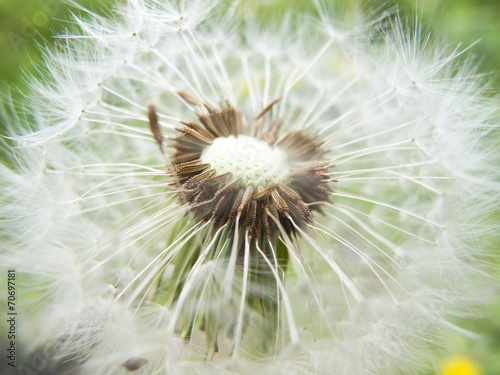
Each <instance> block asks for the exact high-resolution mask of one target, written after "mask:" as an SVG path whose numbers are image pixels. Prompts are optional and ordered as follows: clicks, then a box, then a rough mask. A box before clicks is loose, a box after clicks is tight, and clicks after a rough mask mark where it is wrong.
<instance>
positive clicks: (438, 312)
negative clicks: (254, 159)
mask: <svg viewBox="0 0 500 375" xmlns="http://www.w3.org/2000/svg"><path fill="white" fill-rule="evenodd" d="M243 5H244V4H243ZM243 5H242V4H240V3H238V2H229V4H228V2H225V1H224V2H219V1H216V0H203V1H201V0H199V1H173V0H165V1H154V0H151V1H146V0H129V1H128V3H127V4H126V5H125V6H123V7H122V8H120V10H119V11H118V13H117V14H116V15H115V16H114V17H111V18H103V17H101V16H99V15H96V14H93V13H91V12H88V13H89V14H87V15H86V16H84V17H83V18H79V17H75V19H74V23H75V28H74V29H72V30H71V31H69V32H68V34H67V35H64V36H61V37H60V39H59V43H58V44H57V46H56V47H54V48H50V49H49V50H48V52H47V53H46V56H45V63H46V71H45V75H44V77H43V78H42V79H41V80H39V81H33V82H32V89H33V91H32V93H31V96H30V102H29V110H30V112H29V113H30V117H28V118H24V117H21V115H20V114H19V115H14V114H12V115H11V116H10V118H9V123H10V131H11V134H9V135H8V136H9V137H10V140H9V142H12V148H11V149H9V154H10V156H9V159H6V162H5V165H1V166H0V178H1V180H0V184H1V186H0V189H1V196H2V198H1V204H2V205H1V214H0V216H1V218H2V225H1V229H0V230H1V232H0V233H1V234H0V235H1V237H2V245H3V248H4V250H3V252H2V255H1V257H2V259H1V263H2V264H3V265H6V267H8V268H15V269H16V270H17V272H18V273H19V274H20V275H23V276H22V278H21V277H20V279H21V280H22V283H23V285H22V286H21V287H22V288H23V289H22V290H23V291H22V292H20V293H23V294H24V296H25V297H24V301H23V304H22V306H21V307H20V308H22V309H23V316H24V318H23V322H24V323H23V324H25V326H24V327H25V328H23V330H22V332H20V334H21V335H22V340H23V342H24V343H25V346H26V347H27V349H30V350H35V349H37V348H40V347H50V348H55V349H54V353H55V354H54V355H52V356H49V357H50V361H49V362H50V363H52V364H51V365H52V366H55V368H56V370H54V372H55V373H57V371H60V370H57V369H59V367H57V366H60V363H61V362H58V361H62V362H64V360H67V361H69V362H70V365H74V366H76V367H77V368H79V369H80V370H81V371H82V373H93V374H120V373H123V371H124V363H127V361H130V360H132V362H128V363H137V364H140V365H141V366H140V368H139V369H138V370H135V371H137V373H144V374H163V373H168V374H177V373H186V374H192V373H213V374H221V373H249V374H252V373H254V374H255V373H262V374H278V373H282V374H287V375H290V374H295V373H297V374H302V373H305V374H308V373H318V374H322V373H325V374H327V373H328V374H337V375H341V374H345V375H355V374H397V373H404V374H412V373H415V372H417V371H418V370H419V369H420V368H422V367H423V366H426V365H427V364H428V360H429V357H428V353H429V350H428V347H429V346H431V345H432V344H436V343H437V344H438V343H439V340H440V333H441V331H442V330H444V329H450V327H451V328H453V329H457V330H460V328H459V327H455V326H454V324H455V323H456V322H457V319H459V318H461V317H464V316H467V315H468V314H470V313H473V312H474V310H475V308H476V307H477V306H478V303H481V302H483V301H484V299H485V298H486V296H485V294H484V292H483V291H482V290H481V289H480V288H479V286H480V285H481V283H480V281H481V280H482V278H483V277H484V276H483V273H485V272H486V270H485V267H483V266H482V265H481V248H482V239H483V238H485V237H487V236H488V235H489V234H490V233H491V231H492V230H493V229H494V228H493V227H492V225H491V224H490V223H489V222H488V216H489V215H490V214H491V212H492V210H493V209H494V203H495V202H497V201H498V180H497V181H496V182H495V177H498V171H497V170H495V169H494V167H493V166H492V160H493V156H492V151H493V150H494V148H493V147H494V145H495V139H494V134H491V133H492V131H493V130H495V128H496V126H495V125H494V124H492V123H491V121H492V120H491V118H492V113H493V112H494V110H495V109H496V108H497V107H496V103H494V102H493V101H491V100H489V99H487V97H486V95H485V92H484V88H483V82H482V81H483V80H482V78H481V77H479V76H477V75H475V73H474V71H473V70H472V68H471V67H470V64H469V63H468V62H467V61H466V62H461V57H460V52H459V51H458V50H456V51H452V52H449V51H448V50H447V48H444V47H443V46H442V45H432V43H430V42H429V41H428V40H427V39H425V38H422V37H421V35H420V33H419V31H418V30H417V31H415V30H410V31H406V30H404V27H402V25H401V24H400V22H399V20H398V19H397V18H391V17H388V18H387V19H381V20H363V15H362V14H355V17H353V16H352V15H350V14H347V15H343V14H342V13H339V12H336V11H334V9H333V8H330V7H326V6H322V5H318V10H317V13H318V15H315V16H314V17H309V16H307V17H306V16H297V15H293V14H292V13H291V12H290V13H288V12H286V13H285V14H284V15H275V16H274V18H273V19H272V22H268V23H265V22H263V21H262V20H260V19H259V15H256V14H253V13H252V12H244V11H242V6H243ZM348 16H351V17H350V18H347V17H348ZM343 17H346V18H343ZM347 19H349V22H346V21H345V20H347ZM354 19H355V20H356V23H355V24H352V22H354V21H353V20H354ZM348 23H351V26H345V25H346V24H348ZM180 92H185V93H188V94H189V95H190V96H192V97H193V98H194V99H195V100H196V101H199V102H203V103H206V104H207V105H210V106H213V107H218V106H219V103H221V102H224V101H225V100H227V101H228V102H229V103H231V104H232V105H235V106H238V107H239V108H240V109H241V110H242V112H243V114H244V117H245V118H246V121H247V122H250V121H252V116H254V115H255V114H258V113H260V112H261V111H262V110H263V109H264V108H265V107H266V106H267V105H268V104H269V103H270V102H271V101H272V100H274V99H277V98H281V100H280V101H279V102H278V103H277V104H275V106H274V107H273V108H272V110H271V111H270V112H269V113H268V114H267V115H266V116H267V118H268V119H269V120H270V121H271V120H273V121H281V122H282V125H281V126H282V129H281V130H282V131H283V132H284V131H287V130H302V131H304V132H305V133H307V134H311V135H318V136H319V137H318V140H323V141H325V145H324V148H325V149H327V150H329V151H328V153H327V154H326V155H325V157H326V158H327V163H328V164H329V166H330V168H329V171H330V175H331V180H332V182H331V186H332V188H333V190H334V192H333V194H332V199H331V203H328V204H325V205H324V208H323V209H324V214H323V215H321V214H317V213H315V214H314V219H315V222H314V223H312V224H310V225H309V226H308V227H307V228H299V227H298V226H297V227H296V230H297V233H298V234H299V236H298V238H297V239H296V240H295V239H294V240H292V239H290V238H287V237H286V236H283V237H282V238H281V242H280V244H284V245H285V246H286V248H287V250H288V254H289V265H288V269H287V271H286V277H285V279H284V282H281V281H280V277H281V276H280V275H281V273H282V272H284V271H283V270H282V269H281V268H280V267H278V261H277V259H273V258H272V257H268V256H267V255H265V254H264V253H263V251H262V250H261V249H260V248H258V249H257V250H258V252H259V254H260V255H259V256H262V259H263V262H265V264H266V265H267V266H268V267H269V268H270V269H271V270H272V275H273V276H274V277H275V278H276V290H275V291H274V293H275V294H276V295H277V296H278V301H277V303H278V304H279V314H278V318H279V320H280V322H279V324H278V326H277V329H278V334H277V341H279V342H278V343H277V345H276V347H279V348H281V350H276V351H275V353H274V354H273V356H271V357H267V358H264V359H263V358H262V357H259V355H258V354H259V353H253V352H251V350H250V349H248V346H247V347H246V348H245V346H244V345H243V342H244V341H245V340H247V339H248V340H250V342H251V340H253V339H255V338H252V332H251V331H252V325H254V326H255V327H257V326H260V325H262V322H261V320H259V319H257V318H256V317H254V316H253V315H252V313H251V312H250V313H249V316H250V317H249V318H248V319H249V320H250V323H249V324H250V327H249V328H248V329H246V331H245V330H243V329H242V325H243V322H244V319H246V318H245V317H244V315H245V314H246V311H245V306H244V305H245V298H243V297H242V296H244V295H245V293H243V294H235V295H234V296H231V295H229V296H228V298H227V301H231V303H229V302H228V304H227V305H221V306H218V309H219V311H220V314H221V319H220V322H221V323H220V324H221V326H223V325H224V324H227V325H228V326H230V325H231V324H232V325H233V328H234V327H235V336H234V337H233V338H227V339H226V338H225V337H219V353H215V354H213V353H212V354H213V357H212V358H211V359H210V358H209V359H208V360H207V361H205V358H206V357H207V354H206V349H205V343H204V342H198V341H196V340H195V339H193V340H192V341H191V342H189V343H185V342H183V340H181V338H180V336H179V332H178V330H179V327H178V326H177V320H176V319H177V317H178V316H179V315H180V314H183V313H184V312H185V310H189V311H190V312H191V313H193V314H195V316H196V311H199V309H200V306H201V305H202V304H207V303H209V301H210V299H209V296H210V293H212V290H211V287H210V285H222V287H223V288H224V287H225V288H226V293H227V294H231V289H227V285H225V284H226V283H228V282H230V283H231V285H233V284H234V285H235V289H240V290H243V291H245V290H246V289H247V288H248V287H249V283H248V282H247V281H248V277H249V276H248V275H249V273H251V272H249V269H248V264H247V263H245V262H246V261H247V260H248V254H249V246H248V243H246V242H245V241H248V237H245V239H244V241H243V242H242V243H244V244H245V245H244V246H243V248H242V250H241V254H244V255H245V256H244V259H245V262H243V263H242V269H240V270H236V268H237V267H235V263H236V254H237V252H238V251H239V250H240V249H236V248H234V249H226V248H227V247H228V246H229V245H228V244H229V243H230V241H229V236H233V235H234V236H236V234H230V233H229V232H228V231H227V228H225V227H223V228H221V229H219V231H217V232H215V231H213V232H211V236H213V237H209V238H203V236H204V235H205V234H206V233H207V230H206V228H205V227H206V226H207V224H203V225H202V226H195V222H194V221H192V220H191V221H186V219H185V217H184V214H185V212H186V207H185V206H180V205H178V204H177V203H176V202H177V201H176V197H175V193H176V188H175V186H171V185H169V183H170V182H172V181H171V180H170V179H169V178H168V176H167V165H168V163H169V162H168V160H167V159H165V158H164V157H163V156H162V154H161V153H160V152H159V150H158V147H157V146H156V145H155V142H154V139H153V137H152V135H151V132H150V130H149V127H148V115H147V114H148V111H147V108H148V105H149V104H154V105H155V107H156V110H157V113H158V117H159V122H160V125H161V126H162V130H163V132H164V133H165V134H166V135H167V136H172V135H174V128H175V127H178V126H180V124H179V121H194V120H195V115H194V112H193V111H195V110H200V109H199V108H198V107H197V106H196V105H195V104H193V102H194V101H190V100H187V99H186V96H185V95H181V94H179V93H180ZM168 152H170V151H169V150H168V149H167V153H168ZM183 218H184V219H183ZM183 220H184V221H183ZM186 223H189V225H185V224H186ZM236 225H240V224H239V223H237V224H236ZM228 233H229V234H228ZM222 236H228V240H227V242H224V237H222ZM200 237H201V239H200ZM221 238H222V240H221ZM195 241H204V242H203V247H202V251H201V252H200V254H199V258H198V261H197V262H196V264H195V265H193V267H192V268H191V269H190V271H189V272H186V275H185V281H184V283H183V288H184V289H183V290H182V291H181V292H180V296H179V301H180V302H179V304H177V305H176V307H175V308H174V309H168V308H166V307H165V306H163V305H162V304H156V303H154V301H153V300H154V298H153V294H154V287H155V285H156V284H157V283H158V282H159V280H160V279H161V277H162V275H165V274H168V273H169V272H173V271H172V266H171V263H172V261H173V260H174V259H175V258H176V256H178V255H179V254H180V253H182V249H183V248H185V246H187V244H190V243H192V242H195ZM270 246H271V245H270ZM271 248H273V247H272V246H271ZM273 249H274V248H273ZM223 250H224V251H225V250H228V251H229V253H230V254H232V256H231V257H230V258H229V259H222V258H219V259H218V260H217V261H211V262H205V259H206V257H207V254H208V253H209V252H215V253H216V254H221V253H222V251H223ZM276 252H277V250H276V251H274V253H276ZM209 282H210V283H209ZM207 285H208V286H207ZM193 293H198V294H196V295H197V296H198V297H199V299H197V300H194V299H193V298H192V295H193ZM244 313H245V314H244ZM454 327H455V328H454ZM228 330H229V329H228ZM220 336H222V335H220ZM230 339H231V340H232V341H231V340H230ZM226 341H227V342H229V341H231V342H230V343H226ZM28 343H29V344H28ZM240 344H241V345H240ZM249 346H250V347H251V346H252V345H251V344H250V345H249ZM209 357H210V356H209ZM134 359H135V362H134ZM144 359H145V360H146V361H147V362H145V361H144ZM51 361H52V362H51Z"/></svg>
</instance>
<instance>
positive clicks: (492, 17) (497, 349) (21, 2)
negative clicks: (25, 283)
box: [0, 0, 500, 375]
mask: <svg viewBox="0 0 500 375" xmlns="http://www.w3.org/2000/svg"><path fill="white" fill-rule="evenodd" d="M76 1H77V2H78V3H79V4H81V5H83V6H85V7H88V9H89V10H91V11H92V12H97V13H101V14H105V13H106V12H108V11H109V9H110V8H111V7H113V6H114V4H115V3H116V1H117V0H76ZM118 1H124V0H118ZM245 1H248V3H249V4H250V5H251V6H252V7H257V8H258V9H260V8H263V9H265V10H267V11H269V8H268V7H269V6H268V5H265V4H269V2H268V1H264V0H245ZM325 1H333V0H325ZM336 1H339V0H336ZM340 1H343V2H344V3H345V6H354V5H360V4H361V6H362V7H366V8H368V9H377V7H384V8H386V7H387V4H389V9H392V10H395V11H396V10H397V9H399V10H400V11H401V14H403V15H404V18H405V19H406V20H408V22H409V23H410V24H413V25H414V24H416V23H422V25H423V31H424V35H425V34H426V33H429V32H430V33H432V35H433V37H434V36H435V37H436V38H437V39H442V38H443V37H444V39H445V40H446V41H447V42H448V44H449V45H450V47H453V48H454V47H455V46H458V45H460V46H459V50H465V49H467V48H468V47H469V46H470V48H469V49H468V50H467V51H466V52H465V53H466V54H467V55H468V56H471V55H472V56H475V57H476V59H477V63H478V66H479V72H481V73H485V74H489V78H490V79H491V81H492V95H494V94H498V93H500V73H495V71H497V72H500V0H399V1H398V0H391V1H382V0H379V1H378V2H377V1H373V0H367V1H362V0H340ZM271 3H272V4H273V5H272V6H273V7H274V8H276V7H280V6H284V5H288V6H290V5H291V6H294V7H295V8H296V9H297V11H298V12H300V11H303V10H304V11H305V10H306V9H307V8H310V7H311V4H312V1H308V0H275V1H273V2H271ZM266 7H267V9H266ZM72 12H81V11H77V10H76V8H75V7H73V6H71V5H69V4H68V3H65V2H64V1H62V0H0V36H1V38H0V90H1V92H2V93H5V92H6V91H7V88H8V87H9V86H10V87H14V88H18V89H19V90H20V91H27V90H28V87H27V86H28V85H27V83H26V81H25V80H24V77H25V75H26V74H34V75H37V74H38V72H37V64H39V63H40V59H41V54H40V48H39V45H45V44H52V43H53V41H54V36H55V35H57V34H59V33H62V32H64V28H65V27H66V26H67V25H68V24H70V23H71V22H73V20H72ZM13 95H14V96H17V95H19V93H16V92H15V90H13ZM497 212H498V210H497ZM492 221H496V222H498V221H499V220H498V218H492ZM487 242H488V241H487ZM489 242H490V243H488V244H487V245H488V246H490V247H491V248H492V249H496V247H498V238H493V239H491V241H489ZM487 261H489V262H491V272H492V274H494V275H496V276H497V277H498V278H500V271H499V268H500V266H499V262H498V260H491V259H488V260H487ZM499 285H500V284H499V283H498V281H495V280H494V278H492V282H491V290H490V291H488V292H490V293H493V294H495V295H497V296H498V295H499V294H500V292H499V289H500V286H499ZM478 293H481V291H478ZM485 310H486V313H487V318H485V319H480V320H479V319H472V318H471V319H469V320H467V321H464V322H461V323H460V327H461V328H462V329H464V332H463V333H458V332H457V333H450V334H449V335H448V339H447V342H446V343H445V344H446V345H445V349H442V350H441V351H440V353H439V355H440V357H441V361H440V362H439V363H436V364H435V368H434V369H433V370H432V371H429V372H428V373H426V374H423V375H431V374H439V375H499V374H500V298H498V299H497V301H496V302H495V303H493V304H492V305H490V306H489V307H488V308H486V309H485ZM465 330H467V331H468V332H469V333H468V334H467V332H465Z"/></svg>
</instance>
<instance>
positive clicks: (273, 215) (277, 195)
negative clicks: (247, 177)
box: [149, 100, 332, 238]
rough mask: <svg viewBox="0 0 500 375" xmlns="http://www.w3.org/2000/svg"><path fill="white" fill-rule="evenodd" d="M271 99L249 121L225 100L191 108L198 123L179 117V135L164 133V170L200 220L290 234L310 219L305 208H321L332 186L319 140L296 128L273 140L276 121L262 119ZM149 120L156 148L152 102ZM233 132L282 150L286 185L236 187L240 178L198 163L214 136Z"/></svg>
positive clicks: (157, 133) (253, 232)
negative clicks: (169, 150)
mask: <svg viewBox="0 0 500 375" xmlns="http://www.w3.org/2000/svg"><path fill="white" fill-rule="evenodd" d="M276 101H277V100H276ZM276 101H274V102H272V103H271V104H270V105H268V106H267V107H266V108H264V110H263V111H262V112H261V113H260V114H259V115H258V116H256V117H255V118H254V120H253V122H252V124H251V125H250V126H246V125H245V124H244V122H243V118H242V113H241V111H239V110H238V109H236V108H234V107H232V106H230V105H229V104H227V103H226V105H223V106H221V109H220V110H218V109H214V108H211V107H209V106H206V105H205V108H206V110H207V113H205V114H199V113H196V115H197V117H198V122H182V124H183V125H184V126H183V127H179V128H176V131H177V132H178V133H179V134H178V135H177V136H176V137H173V138H170V140H171V141H173V143H172V144H170V145H169V146H171V147H173V149H174V152H173V154H172V155H171V157H170V160H171V171H170V172H171V175H172V176H173V177H174V178H175V182H174V184H175V185H176V186H177V187H178V189H179V191H178V197H179V203H180V204H185V203H188V204H189V206H190V211H191V212H192V213H193V214H194V215H196V216H197V217H199V218H200V219H201V222H209V221H210V222H212V223H214V224H215V226H216V227H218V226H223V225H226V224H232V223H236V222H237V223H238V226H239V228H242V227H243V228H246V230H247V231H248V232H249V234H250V235H251V236H252V237H254V238H257V237H259V236H261V235H263V234H264V235H266V236H270V237H274V236H275V235H277V234H278V233H279V232H280V231H284V232H286V233H287V234H289V235H290V234H292V233H295V232H296V228H297V227H303V226H304V225H305V224H306V223H310V222H311V221H312V216H311V210H317V211H321V207H320V206H321V204H322V203H324V202H327V201H328V200H329V195H330V193H331V191H332V190H331V188H330V186H329V181H330V180H329V177H328V171H327V167H326V166H325V163H324V161H323V154H324V150H323V149H322V148H321V145H322V143H321V142H316V141H315V140H314V139H313V138H311V137H309V136H307V135H305V134H304V133H302V132H301V131H291V132H288V133H286V134H284V135H283V136H281V137H279V138H278V139H277V140H276V133H277V132H278V130H279V127H280V123H269V124H266V123H265V120H264V114H265V113H266V112H267V111H269V110H270V109H271V107H272V105H274V104H275V103H276ZM149 122H150V125H151V130H152V133H153V136H154V138H155V140H156V141H157V143H158V144H159V145H160V147H161V145H162V141H163V136H162V134H161V131H160V127H159V125H158V119H157V116H156V113H155V110H154V107H153V106H150V107H149ZM264 128H266V129H267V131H264ZM238 135H248V136H253V137H255V138H256V139H260V140H265V141H266V142H267V143H268V145H269V147H279V148H280V149H281V150H282V151H284V152H285V153H286V155H287V159H288V164H289V165H290V175H289V180H290V183H289V186H286V185H284V184H283V183H272V184H270V185H269V186H261V185H259V186H253V185H249V186H246V187H242V186H241V179H240V178H234V179H232V178H231V175H232V174H231V173H229V172H228V173H224V174H217V171H216V170H214V169H211V168H210V164H208V163H203V161H202V160H201V155H202V152H203V150H204V149H205V148H206V147H208V146H209V145H211V144H212V142H213V140H214V139H216V138H219V137H229V136H234V137H238Z"/></svg>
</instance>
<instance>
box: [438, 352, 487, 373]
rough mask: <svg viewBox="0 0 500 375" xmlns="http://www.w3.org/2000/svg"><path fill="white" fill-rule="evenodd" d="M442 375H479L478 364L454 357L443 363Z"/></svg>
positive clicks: (462, 357)
mask: <svg viewBox="0 0 500 375" xmlns="http://www.w3.org/2000/svg"><path fill="white" fill-rule="evenodd" d="M441 374H442V375H480V374H481V372H480V370H479V366H478V364H477V363H476V362H475V361H474V360H473V359H471V358H468V357H464V356H456V357H451V358H448V359H447V360H446V361H444V362H443V365H442V368H441Z"/></svg>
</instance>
